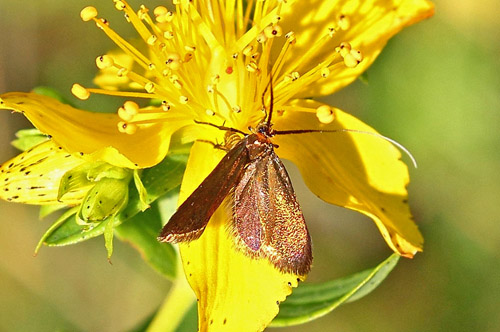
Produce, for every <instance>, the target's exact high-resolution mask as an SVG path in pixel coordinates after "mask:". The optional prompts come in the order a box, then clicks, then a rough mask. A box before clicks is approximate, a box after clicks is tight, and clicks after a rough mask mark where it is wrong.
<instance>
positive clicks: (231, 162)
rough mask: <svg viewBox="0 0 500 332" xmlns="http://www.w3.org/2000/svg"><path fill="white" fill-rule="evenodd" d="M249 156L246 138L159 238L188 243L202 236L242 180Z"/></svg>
mask: <svg viewBox="0 0 500 332" xmlns="http://www.w3.org/2000/svg"><path fill="white" fill-rule="evenodd" d="M248 161H249V157H248V152H247V151H246V139H243V140H242V141H240V142H239V143H238V144H236V146H234V147H233V148H232V149H231V150H230V151H229V152H228V153H227V154H226V155H225V156H224V158H222V160H221V161H220V162H219V164H217V166H216V167H215V168H214V170H213V171H212V172H211V173H210V174H209V175H208V176H207V177H206V178H205V180H203V182H202V183H201V184H200V185H199V186H198V188H196V189H195V191H194V192H193V193H192V194H191V195H190V196H189V197H188V198H187V199H186V200H185V201H184V202H183V203H182V204H181V205H180V206H179V208H178V209H177V211H176V212H175V213H174V215H172V217H171V218H170V220H169V221H168V223H167V224H166V225H165V226H164V227H163V229H162V231H161V233H160V235H159V236H158V240H159V241H161V242H171V243H178V242H185V241H192V240H196V239H197V238H199V237H200V236H201V234H202V233H203V231H204V230H205V227H206V226H207V224H208V221H209V220H210V217H211V216H212V214H213V213H214V212H215V210H217V208H218V207H219V206H220V205H221V204H222V202H223V201H224V198H226V196H227V195H228V194H229V192H230V191H231V189H232V188H234V186H235V185H236V183H238V181H239V179H240V178H241V175H242V173H243V170H244V167H245V165H246V164H247V163H248Z"/></svg>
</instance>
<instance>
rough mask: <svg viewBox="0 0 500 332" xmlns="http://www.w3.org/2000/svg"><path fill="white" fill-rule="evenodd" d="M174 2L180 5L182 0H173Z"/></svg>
mask: <svg viewBox="0 0 500 332" xmlns="http://www.w3.org/2000/svg"><path fill="white" fill-rule="evenodd" d="M172 3H173V4H174V5H180V4H181V0H172Z"/></svg>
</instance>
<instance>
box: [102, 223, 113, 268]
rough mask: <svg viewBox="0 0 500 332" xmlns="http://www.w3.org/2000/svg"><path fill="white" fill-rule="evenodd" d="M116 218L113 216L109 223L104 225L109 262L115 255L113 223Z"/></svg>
mask: <svg viewBox="0 0 500 332" xmlns="http://www.w3.org/2000/svg"><path fill="white" fill-rule="evenodd" d="M114 219H115V218H114V216H111V217H110V218H108V220H107V221H105V222H104V223H103V224H105V225H104V246H105V247H106V251H107V252H108V260H110V259H111V256H112V255H113V234H114V232H113V223H114Z"/></svg>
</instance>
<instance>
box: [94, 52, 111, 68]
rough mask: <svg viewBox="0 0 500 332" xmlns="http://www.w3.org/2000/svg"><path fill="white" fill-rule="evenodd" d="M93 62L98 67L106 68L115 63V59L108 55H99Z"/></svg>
mask: <svg viewBox="0 0 500 332" xmlns="http://www.w3.org/2000/svg"><path fill="white" fill-rule="evenodd" d="M95 64H96V65H97V68H99V69H106V68H109V67H112V66H113V65H114V64H115V61H114V60H113V58H112V57H111V56H109V55H101V56H98V57H97V58H96V59H95Z"/></svg>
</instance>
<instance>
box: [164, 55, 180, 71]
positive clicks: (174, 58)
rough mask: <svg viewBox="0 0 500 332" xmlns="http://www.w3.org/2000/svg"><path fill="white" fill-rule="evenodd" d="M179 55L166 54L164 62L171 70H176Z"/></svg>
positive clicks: (178, 64) (178, 63)
mask: <svg viewBox="0 0 500 332" xmlns="http://www.w3.org/2000/svg"><path fill="white" fill-rule="evenodd" d="M180 58H181V56H180V55H179V53H169V54H168V55H167V61H165V63H166V64H167V66H168V67H169V68H170V69H172V70H178V69H179V67H180V66H181V62H180V61H179V60H180Z"/></svg>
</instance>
